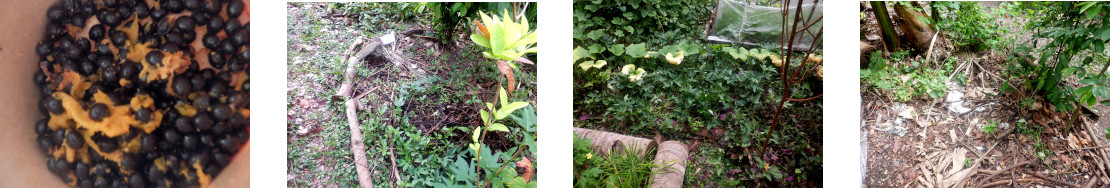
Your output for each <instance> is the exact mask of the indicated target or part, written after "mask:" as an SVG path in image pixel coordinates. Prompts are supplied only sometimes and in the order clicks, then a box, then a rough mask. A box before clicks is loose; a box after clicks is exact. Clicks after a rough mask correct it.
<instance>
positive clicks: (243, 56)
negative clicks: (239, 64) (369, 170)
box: [239, 43, 251, 64]
mask: <svg viewBox="0 0 1110 188" xmlns="http://www.w3.org/2000/svg"><path fill="white" fill-rule="evenodd" d="M244 44H246V43H244ZM239 60H243V62H244V63H248V64H249V63H250V62H251V48H250V47H245V48H243V52H239Z"/></svg>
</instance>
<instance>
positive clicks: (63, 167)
mask: <svg viewBox="0 0 1110 188" xmlns="http://www.w3.org/2000/svg"><path fill="white" fill-rule="evenodd" d="M54 167H55V168H58V173H61V174H65V173H67V172H69V171H70V170H71V169H73V163H70V162H69V161H66V159H64V158H62V159H58V160H57V161H54Z"/></svg>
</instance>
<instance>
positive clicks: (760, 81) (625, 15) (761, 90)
mask: <svg viewBox="0 0 1110 188" xmlns="http://www.w3.org/2000/svg"><path fill="white" fill-rule="evenodd" d="M759 4H762V5H772V6H773V5H774V4H775V2H774V1H771V2H763V1H760V2H759ZM715 5H716V3H715V1H706V0H680V1H658V2H656V1H639V0H627V1H595V0H578V1H575V4H574V13H573V14H574V17H573V20H574V23H575V26H574V46H575V49H573V51H574V57H573V59H574V62H573V66H574V73H573V74H574V75H573V76H574V114H575V120H574V126H576V127H585V128H592V129H600V130H606V131H612V132H617V133H622V134H628V135H633V136H641V137H645V138H655V140H656V141H657V142H662V141H663V140H678V141H681V142H683V143H684V144H686V145H687V148H689V150H690V156H692V157H691V158H690V159H689V161H688V163H687V164H688V165H687V166H686V175H685V181H683V182H684V183H685V184H684V186H693V187H737V186H814V185H820V184H821V179H822V176H821V171H822V168H821V162H822V159H821V152H822V149H821V141H820V140H821V129H822V124H821V122H822V117H821V99H820V98H819V97H818V98H817V99H816V100H811V101H805V102H788V103H786V105H787V108H786V112H784V113H783V114H785V116H784V117H782V118H781V119H782V120H781V121H780V123H781V124H782V126H778V129H779V130H770V129H771V126H770V124H771V121H772V117H773V116H774V115H775V114H774V112H775V109H776V108H777V106H775V105H776V104H779V99H780V98H781V97H782V96H781V95H782V94H781V92H782V88H781V87H782V85H783V83H782V81H781V80H779V79H778V78H779V76H780V74H779V70H781V69H780V68H777V66H776V64H781V62H782V61H783V60H780V59H778V56H777V55H776V54H779V50H778V49H779V47H780V45H779V44H763V45H760V46H739V45H728V44H716V43H708V42H704V41H703V40H702V39H701V38H703V36H700V33H702V29H704V26H705V23H706V22H707V21H708V20H709V17H708V15H710V13H711V11H712V9H713V6H715ZM817 52H819V51H817ZM799 56H801V55H799ZM787 61H796V60H794V59H792V60H787ZM798 64H799V63H793V64H791V66H799V65H798ZM811 65H812V64H811ZM811 65H808V66H811ZM780 66H781V65H780ZM814 72H816V71H814ZM805 76H808V77H809V78H808V79H806V81H805V82H803V83H801V84H797V85H796V86H795V87H792V88H791V94H792V96H789V97H790V98H798V99H804V98H811V97H813V96H817V95H820V93H821V90H822V88H821V85H822V84H821V81H820V80H819V79H818V77H817V76H816V75H805ZM768 134H770V138H771V139H770V143H766V148H763V147H764V145H763V144H765V143H764V140H763V138H764V136H766V135H768ZM764 149H766V151H767V152H765V153H760V152H761V151H762V150H764ZM575 151H576V153H575V156H576V157H575V159H576V162H577V161H578V159H579V157H578V156H583V155H585V154H583V153H579V152H577V151H586V150H578V149H576V150H575ZM576 164H577V163H576ZM578 167H579V166H576V168H578ZM586 170H588V169H575V171H576V174H575V180H576V183H575V185H579V186H581V185H588V184H589V183H580V182H591V180H595V179H594V178H596V176H591V174H593V173H587V174H585V175H584V174H582V173H579V172H585V171H586ZM587 187H588V186H587Z"/></svg>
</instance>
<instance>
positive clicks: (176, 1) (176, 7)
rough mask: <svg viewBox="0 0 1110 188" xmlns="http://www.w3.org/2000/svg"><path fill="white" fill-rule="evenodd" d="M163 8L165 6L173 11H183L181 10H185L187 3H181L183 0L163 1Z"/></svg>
mask: <svg viewBox="0 0 1110 188" xmlns="http://www.w3.org/2000/svg"><path fill="white" fill-rule="evenodd" d="M162 8H165V9H166V10H168V11H170V12H171V13H181V11H183V10H185V5H184V4H183V3H181V0H168V1H163V2H162Z"/></svg>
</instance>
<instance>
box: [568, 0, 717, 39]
mask: <svg viewBox="0 0 1110 188" xmlns="http://www.w3.org/2000/svg"><path fill="white" fill-rule="evenodd" d="M714 2H715V1H711V0H673V1H655V0H615V1H607V0H576V1H574V18H573V19H574V40H575V42H576V43H580V42H588V43H601V44H606V45H609V44H620V43H630V42H636V41H643V40H645V39H648V40H651V41H653V42H662V41H656V40H652V39H659V38H666V37H663V36H666V35H672V36H676V37H678V38H694V37H697V36H699V35H700V33H701V32H702V29H704V23H705V20H707V19H708V18H709V17H708V15H709V12H710V10H711V9H712V8H713V6H715V4H714ZM655 44H658V43H655Z"/></svg>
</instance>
